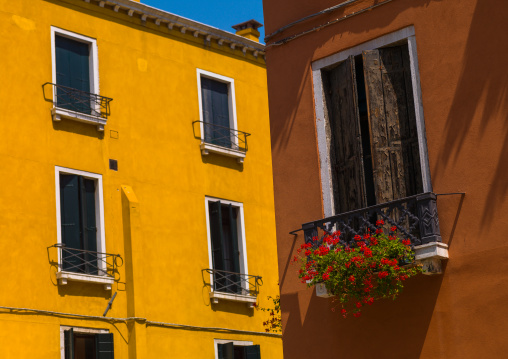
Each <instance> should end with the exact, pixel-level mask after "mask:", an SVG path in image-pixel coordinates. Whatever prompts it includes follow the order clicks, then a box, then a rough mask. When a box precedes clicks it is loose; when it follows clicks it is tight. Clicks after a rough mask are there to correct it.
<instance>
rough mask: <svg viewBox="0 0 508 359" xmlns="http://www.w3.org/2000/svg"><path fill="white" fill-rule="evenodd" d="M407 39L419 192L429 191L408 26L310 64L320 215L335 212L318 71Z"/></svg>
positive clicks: (413, 40)
mask: <svg viewBox="0 0 508 359" xmlns="http://www.w3.org/2000/svg"><path fill="white" fill-rule="evenodd" d="M403 41H407V44H408V49H409V58H410V66H411V81H412V87H413V98H414V104H415V117H416V127H417V131H418V144H419V150H420V154H421V156H420V166H421V169H422V179H423V192H432V183H431V180H430V167H429V162H428V153H427V139H426V136H425V121H424V117H423V106H422V95H421V89H420V75H419V71H418V57H417V49H416V38H415V30H414V27H413V26H408V27H406V28H403V29H401V30H398V31H395V32H392V33H390V34H387V35H383V36H381V37H378V38H375V39H373V40H370V41H367V42H364V43H362V44H359V45H357V46H354V47H351V48H349V49H346V50H344V51H340V52H338V53H335V54H333V55H330V56H327V57H325V58H322V59H319V60H316V61H314V62H313V63H312V79H313V86H314V103H315V113H316V130H317V139H318V149H319V161H320V171H321V173H320V174H321V189H322V196H323V209H324V216H325V217H330V216H333V215H335V214H336V213H335V208H334V205H333V203H334V199H333V191H332V186H333V184H332V176H331V171H330V168H331V165H330V158H329V155H328V154H329V153H330V151H329V148H328V146H329V144H328V143H327V139H326V129H325V126H326V123H325V122H326V121H325V106H326V104H325V99H324V95H323V83H322V78H321V70H323V69H326V68H328V67H330V66H333V65H335V64H337V63H339V62H342V61H344V60H346V59H347V58H348V57H349V56H356V55H361V53H362V51H365V50H375V49H378V48H380V47H384V46H387V45H390V44H395V43H401V42H403Z"/></svg>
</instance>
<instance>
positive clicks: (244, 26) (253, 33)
mask: <svg viewBox="0 0 508 359" xmlns="http://www.w3.org/2000/svg"><path fill="white" fill-rule="evenodd" d="M262 26H263V24H260V23H259V22H257V21H256V20H254V19H252V20H249V21H245V22H242V23H241V24H238V25H234V26H232V28H233V29H235V30H236V34H237V35H240V36H243V37H245V38H247V39H249V40H252V41H256V42H259V35H260V34H259V31H258V30H257V29H258V28H260V27H262Z"/></svg>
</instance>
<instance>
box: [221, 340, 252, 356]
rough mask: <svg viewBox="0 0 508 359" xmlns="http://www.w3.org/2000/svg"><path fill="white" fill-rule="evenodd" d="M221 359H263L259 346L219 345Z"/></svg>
mask: <svg viewBox="0 0 508 359" xmlns="http://www.w3.org/2000/svg"><path fill="white" fill-rule="evenodd" d="M217 351H218V357H219V359H261V350H260V346H259V345H234V344H233V342H231V343H225V344H217Z"/></svg>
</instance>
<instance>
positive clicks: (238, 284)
mask: <svg viewBox="0 0 508 359" xmlns="http://www.w3.org/2000/svg"><path fill="white" fill-rule="evenodd" d="M202 273H203V274H204V273H208V274H211V275H212V276H213V290H214V291H215V292H221V293H229V294H236V295H246V296H256V295H257V293H259V286H261V285H263V279H262V278H261V277H260V276H256V275H251V274H242V273H234V272H227V271H223V270H217V269H203V270H202ZM203 281H204V282H205V283H206V280H205V278H204V277H203Z"/></svg>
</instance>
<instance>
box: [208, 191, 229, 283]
mask: <svg viewBox="0 0 508 359" xmlns="http://www.w3.org/2000/svg"><path fill="white" fill-rule="evenodd" d="M221 207H222V206H221V203H220V201H216V202H212V201H210V202H208V213H209V220H210V237H211V241H212V262H213V269H215V270H221V271H223V270H225V269H226V265H225V256H224V232H223V228H222V209H221ZM213 281H214V289H215V290H217V291H221V290H224V288H225V287H226V281H225V278H224V274H223V273H217V274H215V275H214V280H213Z"/></svg>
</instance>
